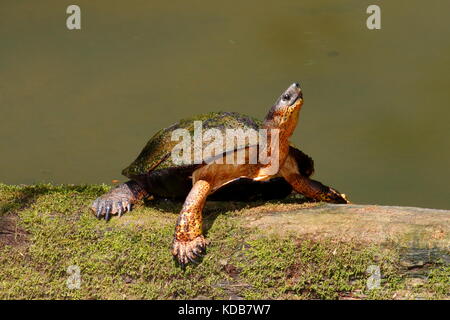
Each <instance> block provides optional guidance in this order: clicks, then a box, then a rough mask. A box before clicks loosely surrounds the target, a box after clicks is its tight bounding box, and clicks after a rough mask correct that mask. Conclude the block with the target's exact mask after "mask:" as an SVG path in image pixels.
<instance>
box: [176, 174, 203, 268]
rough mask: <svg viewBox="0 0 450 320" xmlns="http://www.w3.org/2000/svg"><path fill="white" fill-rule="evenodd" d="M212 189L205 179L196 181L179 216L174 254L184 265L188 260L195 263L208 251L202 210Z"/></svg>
mask: <svg viewBox="0 0 450 320" xmlns="http://www.w3.org/2000/svg"><path fill="white" fill-rule="evenodd" d="M210 189H211V186H210V184H209V183H208V182H207V181H205V180H198V181H197V182H195V184H194V186H193V187H192V189H191V191H190V192H189V194H188V196H187V197H186V200H185V201H184V204H183V208H182V209H181V212H180V216H179V217H178V221H177V225H176V227H175V235H174V239H173V250H172V254H173V256H174V257H175V259H176V260H177V261H178V262H179V263H180V265H181V266H182V267H184V266H185V265H186V264H187V263H188V262H193V263H195V262H196V259H197V258H198V257H200V256H202V255H203V254H204V253H205V252H206V240H205V237H204V236H203V235H202V210H203V207H204V206H205V202H206V197H207V196H208V194H209V191H210Z"/></svg>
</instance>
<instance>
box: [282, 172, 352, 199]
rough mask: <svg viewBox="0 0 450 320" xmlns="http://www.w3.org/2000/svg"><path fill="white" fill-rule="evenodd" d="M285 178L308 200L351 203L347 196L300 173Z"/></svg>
mask: <svg viewBox="0 0 450 320" xmlns="http://www.w3.org/2000/svg"><path fill="white" fill-rule="evenodd" d="M284 178H285V179H286V181H287V182H289V183H290V185H291V186H292V188H293V189H294V190H295V191H296V192H298V193H301V194H303V195H304V196H306V197H308V198H312V199H315V200H318V201H325V202H331V203H350V201H348V199H347V197H346V196H345V194H341V193H340V192H339V191H337V190H335V189H333V188H331V187H328V186H325V185H323V184H322V183H320V182H319V181H316V180H312V179H309V178H307V177H304V176H302V175H301V174H299V173H293V174H289V175H286V176H285V177H284Z"/></svg>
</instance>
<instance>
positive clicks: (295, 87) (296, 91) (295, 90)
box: [288, 82, 303, 106]
mask: <svg viewBox="0 0 450 320" xmlns="http://www.w3.org/2000/svg"><path fill="white" fill-rule="evenodd" d="M288 90H289V91H290V92H292V95H293V96H294V97H295V98H294V99H292V103H291V104H290V105H291V106H292V105H294V104H296V103H297V102H301V101H302V100H303V92H302V89H301V88H300V84H299V83H298V82H294V83H293V84H292V85H291V86H290V88H289V89H288Z"/></svg>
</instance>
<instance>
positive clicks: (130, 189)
mask: <svg viewBox="0 0 450 320" xmlns="http://www.w3.org/2000/svg"><path fill="white" fill-rule="evenodd" d="M146 196H148V193H147V191H145V189H144V188H142V187H141V186H140V185H139V184H138V183H137V182H135V181H128V182H125V183H122V184H120V185H118V186H117V187H116V188H114V189H112V190H111V191H110V192H108V193H106V194H104V195H102V196H101V197H98V198H97V199H96V200H95V201H94V202H93V203H92V205H91V210H92V211H94V213H95V215H96V216H97V218H98V219H101V218H102V217H104V218H105V220H106V221H108V220H109V219H111V215H113V214H118V215H119V217H120V216H121V215H122V214H123V213H125V212H127V211H131V206H132V205H133V204H134V203H136V202H137V201H139V200H141V199H143V198H144V197H146Z"/></svg>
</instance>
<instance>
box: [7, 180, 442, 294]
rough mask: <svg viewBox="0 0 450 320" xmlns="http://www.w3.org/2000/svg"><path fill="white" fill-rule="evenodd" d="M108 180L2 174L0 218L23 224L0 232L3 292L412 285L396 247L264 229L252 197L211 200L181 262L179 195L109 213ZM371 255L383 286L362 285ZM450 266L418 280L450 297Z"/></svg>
mask: <svg viewBox="0 0 450 320" xmlns="http://www.w3.org/2000/svg"><path fill="white" fill-rule="evenodd" d="M108 189H109V187H108V186H105V185H101V186H52V185H36V186H7V185H2V184H0V212H1V215H0V219H6V217H9V218H10V217H14V219H15V220H14V221H15V223H16V226H15V230H16V232H21V233H23V234H26V237H23V238H20V239H22V240H21V241H18V242H14V243H5V242H2V238H1V237H0V265H1V266H2V268H0V299H44V298H45V299H124V298H125V299H185V298H195V297H199V296H202V297H209V298H214V299H228V298H229V297H230V296H232V297H235V296H240V297H244V298H247V299H259V298H281V299H286V298H287V299H299V298H307V299H309V298H319V299H336V298H345V297H353V298H392V297H393V295H394V294H396V293H397V292H400V291H401V290H403V289H405V288H407V285H406V284H405V283H406V282H405V281H406V280H407V279H406V277H405V276H404V275H403V273H402V270H401V269H400V268H399V267H398V262H397V261H398V254H397V253H396V252H394V251H390V250H387V249H382V248H379V247H376V246H370V245H369V246H368V245H364V244H359V243H347V244H343V243H339V242H333V241H331V240H330V241H320V242H317V241H314V240H311V239H309V240H308V239H300V238H297V237H296V236H295V235H287V236H286V237H283V238H277V237H276V236H270V237H268V236H266V235H263V234H261V233H260V232H259V231H256V230H253V229H249V228H246V227H245V226H244V224H243V223H242V221H243V219H242V216H243V215H245V214H246V209H245V208H246V207H248V206H252V204H248V203H246V204H238V203H209V204H208V205H207V207H206V210H205V221H204V225H205V229H206V233H207V237H208V239H209V240H210V241H211V243H210V245H209V247H208V254H207V255H206V256H205V258H204V259H203V261H202V262H201V263H200V264H199V265H197V266H188V267H187V268H186V270H185V271H183V270H181V269H180V268H178V267H176V265H175V263H174V262H173V260H172V257H171V253H170V247H171V240H172V233H173V229H174V226H175V222H176V219H177V214H176V213H177V212H178V211H179V209H180V206H181V204H179V203H171V202H165V201H161V202H158V201H150V202H148V203H147V205H143V204H140V205H139V206H137V207H136V208H135V210H133V211H132V212H131V213H128V214H126V215H124V216H123V217H122V218H120V219H118V218H114V219H112V220H111V221H110V222H109V223H105V222H104V221H99V220H97V219H95V217H94V216H93V214H92V213H91V212H90V211H89V205H90V203H91V202H92V201H93V200H94V199H95V198H96V197H97V196H99V195H100V194H102V193H104V192H105V191H107V190H108ZM227 210H229V211H227ZM252 210H253V209H252ZM9 218H8V219H9ZM2 221H6V220H0V227H2ZM0 231H1V230H0ZM0 234H1V233H0ZM11 236H14V235H11ZM71 265H76V266H78V267H79V268H80V270H81V281H82V282H81V287H80V289H69V288H68V287H67V283H66V281H67V279H68V278H69V274H68V273H67V269H68V267H69V266H71ZM369 265H378V266H380V268H381V272H382V276H383V278H382V282H381V287H380V288H379V289H375V290H368V289H367V288H366V281H367V278H368V275H367V273H366V270H367V267H368V266H369ZM448 275H449V269H448V266H447V267H446V266H445V265H440V266H437V267H436V268H434V269H433V268H432V269H431V271H430V273H429V281H427V282H426V284H425V285H424V286H422V287H421V288H419V289H417V288H416V289H417V290H419V291H420V290H422V291H424V292H425V291H426V292H427V297H431V298H433V297H440V298H442V297H448V291H449V284H448ZM422 291H420V292H419V293H417V294H421V292H422ZM399 297H402V296H401V295H399Z"/></svg>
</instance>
